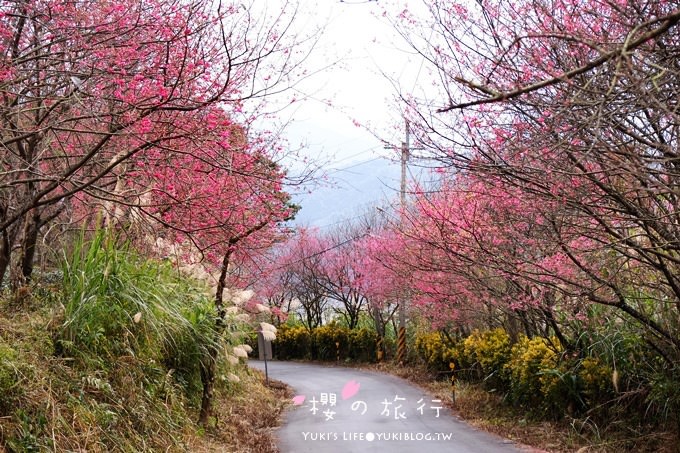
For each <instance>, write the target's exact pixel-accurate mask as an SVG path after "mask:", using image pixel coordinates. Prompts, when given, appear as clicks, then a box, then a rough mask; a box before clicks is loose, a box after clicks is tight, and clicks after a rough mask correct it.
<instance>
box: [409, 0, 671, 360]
mask: <svg viewBox="0 0 680 453" xmlns="http://www.w3.org/2000/svg"><path fill="white" fill-rule="evenodd" d="M427 6H428V10H429V17H428V19H426V20H423V21H420V19H419V18H418V17H415V16H413V15H411V13H410V12H409V11H404V12H403V14H402V16H401V19H402V22H401V23H400V24H398V27H400V28H401V29H402V30H403V35H404V37H405V38H406V39H408V40H409V41H410V42H411V44H412V45H413V47H414V48H415V49H417V50H418V51H419V52H420V53H421V55H422V56H423V57H424V58H425V60H426V62H427V63H428V64H429V65H430V68H431V69H432V73H433V74H435V75H436V76H437V80H436V82H435V84H436V86H437V87H438V91H437V92H436V93H434V94H433V95H432V96H430V97H427V98H422V99H418V98H416V97H413V96H410V95H407V94H403V95H402V98H403V100H404V101H405V103H406V106H407V107H406V108H407V111H408V113H409V116H410V120H411V124H412V125H413V128H414V134H415V135H416V137H417V140H418V141H419V142H420V144H422V145H424V146H425V147H426V148H427V151H426V153H427V154H428V157H430V158H434V159H435V160H437V161H439V163H440V165H441V166H442V167H443V168H449V169H451V174H455V175H457V176H456V178H457V179H456V180H455V181H454V182H455V184H460V187H459V188H458V189H455V190H454V192H451V193H452V195H443V196H441V197H438V198H437V199H436V200H432V201H431V202H428V203H422V204H421V207H420V214H421V215H424V216H425V217H424V218H427V219H428V220H427V222H429V225H430V228H431V229H430V230H429V231H430V232H429V233H425V231H424V229H423V228H424V225H419V226H420V227H421V228H420V231H419V237H418V238H417V239H418V240H421V242H420V245H426V244H428V242H427V241H430V242H434V244H435V247H434V248H435V249H436V250H439V253H437V254H432V255H429V256H428V255H425V254H424V253H421V254H420V256H421V257H426V258H428V259H430V260H432V261H434V260H435V259H436V260H437V261H438V263H437V266H435V263H431V264H432V266H430V267H429V269H434V268H440V269H441V270H442V272H443V275H442V278H441V279H438V280H437V281H436V282H428V281H427V279H423V280H422V281H423V282H426V283H431V285H430V286H431V288H430V289H429V290H428V291H429V292H430V293H431V294H437V293H442V294H443V295H444V296H445V297H443V300H447V301H450V300H451V295H452V294H453V295H456V297H458V296H457V295H460V296H463V295H464V291H469V290H470V289H471V288H474V289H475V292H474V297H475V298H479V297H480V296H484V297H488V298H489V299H488V301H489V302H491V301H492V300H498V299H499V298H500V297H499V296H501V295H503V294H505V295H512V298H513V299H515V302H514V303H515V304H517V305H518V307H517V308H520V307H519V305H524V306H527V305H535V306H538V307H541V309H545V308H546V307H547V308H549V307H550V306H552V305H554V304H555V302H556V301H557V300H559V301H562V302H566V301H568V302H569V304H570V305H571V308H570V310H571V311H570V313H571V314H572V316H578V315H579V313H583V311H584V310H587V306H588V304H599V305H604V306H607V307H611V308H612V309H613V310H615V311H616V312H618V313H619V314H620V315H621V316H622V317H624V318H625V319H626V320H628V321H630V322H632V323H634V324H635V325H638V326H639V327H640V331H641V332H642V334H643V336H644V337H645V339H646V340H647V341H648V342H649V343H650V344H651V345H653V347H654V348H655V349H656V350H657V351H658V353H659V354H660V356H662V357H663V358H665V359H666V360H667V361H668V362H669V363H673V361H674V360H676V358H677V357H678V351H680V337H679V331H678V328H677V326H678V324H679V320H680V303H679V302H678V301H680V291H679V288H680V284H679V282H678V280H677V275H678V272H677V270H678V269H677V265H678V262H677V253H678V244H679V242H678V237H680V235H679V232H678V228H677V225H678V222H677V215H678V212H677V208H678V198H677V195H678V194H677V190H676V187H677V177H678V172H677V165H676V161H677V152H676V148H677V142H678V117H677V107H676V101H675V99H676V98H677V96H678V84H677V80H678V75H679V74H678V65H677V62H678V54H677V52H676V51H675V49H677V48H678V36H679V35H678V33H677V30H678V28H677V27H678V22H679V21H680V10H678V9H677V5H676V4H674V3H673V2H666V1H658V0H654V1H642V2H640V1H613V0H611V1H610V0H597V1H587V2H580V1H579V2H574V1H568V0H550V1H544V0H526V1H525V0H517V1H512V2H505V1H483V2H477V3H474V2H473V3H470V2H430V3H428V5H427ZM452 178H453V176H452ZM456 190H457V193H455V191H456ZM466 193H467V194H468V197H469V198H468V199H467V200H466V199H465V196H466V195H465V194H466ZM451 197H453V198H451ZM424 199H425V198H423V200H424ZM447 199H448V200H447ZM482 200H483V203H484V204H483V205H480V201H482ZM471 209H472V210H473V211H470V210H471ZM414 225H417V223H414ZM411 231H415V230H411ZM414 234H415V233H414ZM428 234H435V236H436V238H434V239H433V238H430V237H429V236H428ZM463 238H465V239H463ZM420 245H419V246H420ZM427 250H428V252H429V251H430V250H432V247H428V248H427ZM454 265H455V266H454ZM426 277H428V278H431V277H432V275H428V276H426ZM457 280H459V281H457ZM492 282H493V283H492ZM480 283H481V285H480ZM490 283H491V284H490ZM498 289H502V291H501V294H497V293H498V292H499V291H498ZM480 290H482V291H481V292H480ZM489 290H493V291H489ZM471 296H472V295H470V296H465V297H466V298H468V299H472V297H471ZM461 300H462V298H461ZM433 302H434V301H433ZM508 302H510V303H512V302H511V301H508ZM440 303H441V301H440ZM435 306H436V305H435ZM548 313H549V311H548Z"/></svg>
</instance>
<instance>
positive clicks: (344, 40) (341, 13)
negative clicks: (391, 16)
mask: <svg viewBox="0 0 680 453" xmlns="http://www.w3.org/2000/svg"><path fill="white" fill-rule="evenodd" d="M402 3H403V2H402ZM411 3H413V2H411ZM300 4H301V8H300V10H301V11H302V14H301V17H300V18H299V20H298V25H297V26H298V27H301V29H302V30H309V29H312V28H314V26H316V25H318V26H322V27H325V28H324V31H323V33H322V34H320V35H319V36H318V42H317V44H316V49H315V51H314V53H313V54H312V56H311V57H310V58H309V60H308V61H307V62H306V63H305V64H306V65H307V66H308V67H309V68H311V69H315V68H321V67H324V66H326V65H328V64H329V63H336V62H337V63H336V64H333V66H332V67H330V68H329V69H327V70H325V71H322V72H321V73H318V74H316V75H314V76H313V77H310V78H309V79H308V80H305V81H304V82H303V83H302V84H300V85H299V87H297V88H298V89H299V90H300V91H301V95H302V96H301V97H305V96H306V98H305V99H304V100H302V101H300V102H298V103H296V104H295V105H294V106H293V108H291V109H288V110H286V111H285V114H286V115H287V116H288V117H289V118H290V120H291V123H290V125H289V126H288V127H287V130H286V136H287V138H288V140H289V142H290V143H291V145H292V146H296V145H298V144H304V145H305V151H304V152H305V154H306V155H308V156H309V157H310V158H313V159H316V158H319V159H321V160H322V161H325V162H327V164H326V165H325V168H326V169H327V171H328V176H329V178H330V181H329V183H330V184H333V185H335V189H334V188H333V187H331V188H323V189H316V190H314V191H313V193H312V194H309V195H304V196H302V197H301V198H300V200H299V201H300V202H301V203H302V205H303V211H302V212H301V215H300V216H299V217H300V219H301V221H302V222H304V223H311V224H315V225H317V226H323V225H322V224H324V223H328V222H329V221H333V220H337V218H338V217H344V216H350V215H352V213H354V212H355V211H357V210H361V209H364V206H365V205H366V204H367V203H370V202H371V200H373V199H374V200H376V202H377V201H378V200H380V199H384V198H385V197H389V196H390V195H391V192H392V190H393V189H394V188H396V187H398V182H397V181H395V178H398V169H395V165H390V164H389V162H388V160H387V159H389V158H393V159H394V158H397V153H396V151H394V150H390V149H385V146H384V143H383V142H381V139H382V140H386V141H388V142H389V143H392V144H394V145H396V146H397V147H398V146H399V145H400V144H401V142H402V141H403V140H404V127H403V120H402V118H401V113H400V112H399V110H398V107H396V103H395V101H394V98H395V95H396V93H395V88H394V86H393V85H392V83H391V82H390V80H389V79H388V77H389V78H392V79H397V80H399V83H400V84H401V86H402V87H404V88H405V89H412V87H415V85H416V84H417V79H418V77H420V70H421V69H422V67H421V65H420V63H419V61H420V60H419V59H418V58H416V57H415V56H414V55H413V54H412V53H409V52H408V51H407V46H406V45H405V43H403V40H402V39H401V37H400V36H398V35H397V33H396V32H395V31H394V30H393V28H392V27H391V26H390V25H389V23H388V21H387V20H386V19H385V18H384V17H382V12H383V8H390V9H392V10H398V9H399V6H398V5H397V3H396V2H391V3H390V2H389V1H385V0H381V1H380V3H378V2H375V1H372V2H362V1H350V0H347V1H344V2H341V1H339V0H300ZM267 5H268V7H269V2H268V3H267ZM329 104H330V105H329ZM376 135H377V136H376ZM381 160H382V165H381ZM387 167H389V168H387ZM395 172H396V173H395ZM395 175H396V176H395ZM366 192H369V193H366ZM334 209H335V210H336V211H337V215H336V216H331V215H329V212H331V211H333V210H334Z"/></svg>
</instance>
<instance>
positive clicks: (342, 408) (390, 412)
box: [250, 361, 522, 453]
mask: <svg viewBox="0 0 680 453" xmlns="http://www.w3.org/2000/svg"><path fill="white" fill-rule="evenodd" d="M250 366H252V367H253V368H257V369H260V370H263V371H264V362H259V361H251V362H250ZM268 370H269V377H270V378H273V379H277V380H280V381H283V382H285V383H287V384H289V385H290V386H291V387H293V388H294V389H295V392H296V395H297V396H296V398H295V399H294V401H295V403H294V404H295V405H294V406H293V408H292V409H291V410H289V411H288V413H287V414H286V418H285V419H284V423H283V426H282V427H281V428H280V429H279V431H278V439H279V448H280V449H281V452H282V453H305V452H310V453H311V452H314V453H331V452H333V453H335V452H338V453H340V452H342V453H348V452H352V453H360V452H382V451H386V452H390V453H407V452H418V453H443V452H446V453H468V452H475V453H476V452H483V453H501V452H504V453H505V452H519V451H522V450H520V449H518V448H517V447H516V446H515V445H514V444H513V443H512V442H511V441H509V440H505V439H502V438H500V437H497V436H494V435H491V434H488V433H485V432H482V431H479V430H477V429H475V428H473V427H471V426H470V425H468V424H466V423H465V422H463V421H461V420H460V419H458V418H457V417H455V416H454V415H453V414H452V413H451V411H449V410H448V409H446V408H445V407H444V404H442V402H441V401H437V400H433V399H432V397H431V396H428V395H427V394H426V393H425V392H423V391H422V390H421V389H419V388H417V387H415V386H413V385H411V384H409V383H408V382H406V381H405V380H403V379H400V378H397V377H393V376H390V375H386V374H382V373H375V372H369V371H362V370H358V369H354V368H342V367H327V366H321V365H312V364H303V363H294V362H277V361H273V362H268Z"/></svg>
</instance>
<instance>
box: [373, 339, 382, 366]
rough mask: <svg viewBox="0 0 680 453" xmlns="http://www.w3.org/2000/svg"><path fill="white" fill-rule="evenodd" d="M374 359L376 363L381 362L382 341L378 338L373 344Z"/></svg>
mask: <svg viewBox="0 0 680 453" xmlns="http://www.w3.org/2000/svg"><path fill="white" fill-rule="evenodd" d="M375 357H376V360H377V361H378V363H380V362H382V359H383V339H382V337H378V341H377V342H376V343H375Z"/></svg>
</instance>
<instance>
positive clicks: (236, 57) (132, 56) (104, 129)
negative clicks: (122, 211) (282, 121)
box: [0, 0, 299, 280]
mask: <svg viewBox="0 0 680 453" xmlns="http://www.w3.org/2000/svg"><path fill="white" fill-rule="evenodd" d="M294 14H295V11H294V10H293V9H291V8H288V7H286V8H285V9H284V10H283V12H280V11H277V12H276V15H275V16H274V17H271V15H269V16H266V15H265V14H261V15H259V16H255V15H254V14H253V11H251V10H250V9H248V8H244V6H243V5H241V4H239V3H229V2H227V3H224V2H220V3H214V2H212V1H209V0H204V1H197V2H188V3H187V2H181V1H176V0H154V1H142V2H132V1H121V2H103V1H99V0H91V1H85V2H78V3H68V2H61V1H21V2H12V1H6V2H2V3H0V16H1V17H2V21H0V54H1V55H2V60H1V62H0V99H1V101H0V102H1V104H0V112H1V114H0V121H1V124H2V136H1V138H0V139H1V140H2V154H0V159H1V160H0V234H1V239H0V278H2V277H4V276H5V274H6V272H7V269H8V268H9V267H10V263H11V262H12V255H13V252H15V251H18V252H19V254H20V256H19V258H18V259H17V260H16V262H17V263H18V264H17V268H16V269H17V272H15V274H16V276H17V277H18V278H19V279H20V280H21V279H24V280H25V279H27V278H29V277H30V274H31V272H32V266H33V264H32V263H33V259H34V255H35V250H36V245H37V239H38V236H39V234H40V231H41V230H42V229H43V228H44V227H45V225H47V224H49V223H50V222H52V221H53V220H54V219H55V218H56V217H57V216H62V218H63V221H66V222H77V221H78V220H79V219H80V218H81V217H82V216H84V215H86V214H88V213H89V212H88V209H89V208H88V209H85V210H84V209H81V208H82V205H80V206H79V205H78V204H76V205H73V204H72V200H73V197H74V196H75V195H76V194H85V193H86V194H87V198H88V201H90V202H91V200H98V201H99V204H100V209H103V210H112V209H113V208H112V206H114V205H115V203H118V202H120V201H124V200H125V199H124V197H121V192H120V190H119V189H120V188H121V187H120V185H119V183H120V182H121V180H122V179H124V175H125V172H126V171H127V165H128V162H129V161H130V159H131V158H132V157H133V156H135V155H137V154H139V153H141V152H143V151H144V152H147V153H150V152H152V150H156V151H157V152H159V153H168V152H170V151H173V152H174V151H177V150H176V149H175V148H174V145H175V144H177V143H179V142H181V139H187V138H190V137H192V136H194V135H196V134H197V133H198V135H200V129H201V121H204V120H205V119H206V118H207V117H208V116H210V115H211V114H212V115H215V109H223V110H224V111H226V112H228V114H227V115H228V116H229V117H231V118H235V117H236V116H237V115H240V116H244V115H243V112H244V104H243V102H244V101H245V100H247V99H259V98H261V97H263V96H266V95H268V94H271V93H272V92H275V91H276V90H282V89H284V88H285V87H287V86H290V84H291V83H293V82H292V80H293V78H295V77H297V75H298V74H297V71H298V69H297V68H298V66H296V64H297V62H298V61H299V58H298V56H299V55H298V53H299V51H298V50H297V48H296V47H295V39H294V37H290V38H289V37H288V35H289V25H290V20H291V17H292V16H293V15H294ZM209 112H212V113H209ZM252 113H253V112H250V113H249V114H250V115H252ZM244 125H246V126H247V117H246V123H245V124H244ZM83 197H85V196H83ZM111 203H113V205H112V204H111ZM12 271H13V272H14V268H12Z"/></svg>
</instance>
